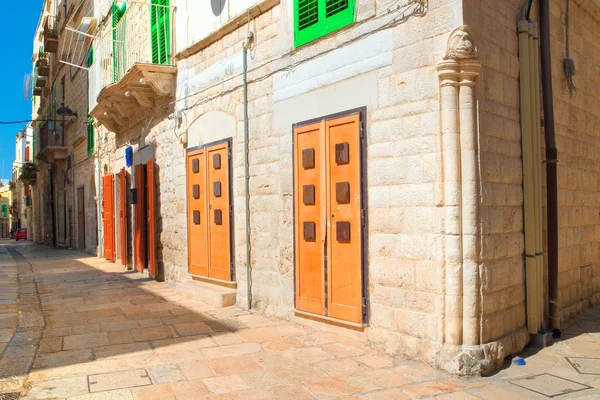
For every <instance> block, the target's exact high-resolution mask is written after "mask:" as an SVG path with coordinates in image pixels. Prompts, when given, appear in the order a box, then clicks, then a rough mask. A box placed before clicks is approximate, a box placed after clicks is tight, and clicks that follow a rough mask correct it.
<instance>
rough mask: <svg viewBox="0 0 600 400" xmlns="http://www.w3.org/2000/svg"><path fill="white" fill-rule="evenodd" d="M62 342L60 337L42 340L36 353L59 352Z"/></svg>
mask: <svg viewBox="0 0 600 400" xmlns="http://www.w3.org/2000/svg"><path fill="white" fill-rule="evenodd" d="M62 341H63V339H62V337H56V338H47V339H42V340H41V341H40V346H39V348H38V351H39V352H40V353H56V352H57V351H61V350H62Z"/></svg>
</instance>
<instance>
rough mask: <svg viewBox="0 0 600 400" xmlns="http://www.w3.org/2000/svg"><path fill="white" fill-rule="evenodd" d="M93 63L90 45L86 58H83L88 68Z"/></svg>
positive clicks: (92, 49) (92, 48)
mask: <svg viewBox="0 0 600 400" xmlns="http://www.w3.org/2000/svg"><path fill="white" fill-rule="evenodd" d="M93 63H94V47H93V46H90V50H89V51H88V54H87V58H86V59H85V65H86V66H87V67H88V68H89V67H91V66H92V64H93Z"/></svg>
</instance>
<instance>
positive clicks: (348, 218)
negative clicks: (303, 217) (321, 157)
mask: <svg viewBox="0 0 600 400" xmlns="http://www.w3.org/2000/svg"><path fill="white" fill-rule="evenodd" d="M359 123H360V121H359V116H358V114H357V115H352V116H349V117H343V118H339V119H336V120H332V121H327V122H326V123H325V137H326V140H327V146H326V147H327V148H328V150H329V153H328V162H327V174H328V188H327V190H328V202H327V215H328V217H329V221H328V223H327V225H328V227H327V228H328V231H327V237H328V239H329V240H328V246H327V259H328V260H329V263H328V264H329V265H328V271H327V273H328V276H327V281H328V311H329V316H330V317H333V318H338V319H343V320H346V321H352V322H357V323H360V322H362V235H361V233H362V219H361V202H362V199H361V196H362V193H361V179H360V178H361V172H360V169H361V152H360V126H359Z"/></svg>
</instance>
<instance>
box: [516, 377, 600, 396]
mask: <svg viewBox="0 0 600 400" xmlns="http://www.w3.org/2000/svg"><path fill="white" fill-rule="evenodd" d="M510 383H511V384H513V385H515V386H518V387H521V388H523V389H527V390H529V391H531V392H534V393H537V394H541V395H543V396H546V397H549V398H553V397H558V396H562V395H566V394H570V393H575V392H579V391H581V390H586V389H592V387H591V386H588V385H584V384H582V383H579V382H575V381H572V380H570V379H565V378H561V377H560V376H556V375H552V374H539V375H532V376H526V377H524V378H517V379H513V380H512V381H510Z"/></svg>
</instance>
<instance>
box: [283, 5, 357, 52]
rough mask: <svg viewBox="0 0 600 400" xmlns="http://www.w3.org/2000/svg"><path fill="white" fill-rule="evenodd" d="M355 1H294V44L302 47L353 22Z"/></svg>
mask: <svg viewBox="0 0 600 400" xmlns="http://www.w3.org/2000/svg"><path fill="white" fill-rule="evenodd" d="M355 9H356V0H294V44H295V45H296V47H298V46H302V45H303V44H306V43H308V42H310V41H313V40H315V39H318V38H320V37H322V36H325V35H327V34H329V33H331V32H333V31H336V30H338V29H340V28H342V27H344V26H346V25H349V24H351V23H353V22H354V14H355Z"/></svg>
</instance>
